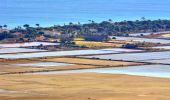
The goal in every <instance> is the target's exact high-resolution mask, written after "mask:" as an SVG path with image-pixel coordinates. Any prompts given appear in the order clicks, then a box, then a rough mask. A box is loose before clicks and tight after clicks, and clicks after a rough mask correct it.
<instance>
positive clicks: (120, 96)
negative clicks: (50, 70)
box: [0, 73, 170, 100]
mask: <svg viewBox="0 0 170 100" xmlns="http://www.w3.org/2000/svg"><path fill="white" fill-rule="evenodd" d="M0 99H1V100H170V79H160V78H148V77H137V76H128V75H111V74H97V73H84V74H63V75H1V76H0Z"/></svg>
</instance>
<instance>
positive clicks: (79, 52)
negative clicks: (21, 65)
mask: <svg viewBox="0 0 170 100" xmlns="http://www.w3.org/2000/svg"><path fill="white" fill-rule="evenodd" d="M135 51H140V50H133V49H121V48H111V49H99V50H73V51H53V52H38V53H25V54H4V55H0V58H6V59H19V58H38V57H54V56H75V55H91V54H94V55H95V54H107V53H121V52H135Z"/></svg>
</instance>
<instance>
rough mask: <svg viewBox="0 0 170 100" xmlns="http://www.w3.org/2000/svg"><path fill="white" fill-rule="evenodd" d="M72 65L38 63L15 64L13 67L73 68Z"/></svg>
mask: <svg viewBox="0 0 170 100" xmlns="http://www.w3.org/2000/svg"><path fill="white" fill-rule="evenodd" d="M73 65H74V64H66V63H56V62H39V63H29V64H16V65H15V66H20V67H28V66H30V67H54V66H55V67H56V66H73Z"/></svg>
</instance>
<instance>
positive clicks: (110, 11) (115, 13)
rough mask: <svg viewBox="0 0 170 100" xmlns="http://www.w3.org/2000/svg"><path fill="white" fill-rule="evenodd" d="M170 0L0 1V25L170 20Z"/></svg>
mask: <svg viewBox="0 0 170 100" xmlns="http://www.w3.org/2000/svg"><path fill="white" fill-rule="evenodd" d="M169 7H170V0H0V25H4V24H6V25H8V27H9V28H14V27H16V26H23V25H24V24H30V25H32V26H35V24H40V25H41V26H53V25H64V24H68V23H69V22H73V23H78V22H80V23H89V22H90V21H89V20H93V21H95V22H101V21H106V20H108V19H112V20H113V21H124V20H140V19H141V18H142V17H145V18H146V19H151V20H155V19H170V9H169Z"/></svg>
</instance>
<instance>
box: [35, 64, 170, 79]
mask: <svg viewBox="0 0 170 100" xmlns="http://www.w3.org/2000/svg"><path fill="white" fill-rule="evenodd" d="M91 72H93V73H107V74H127V75H136V76H149V77H162V78H170V66H169V65H143V66H131V67H117V68H100V69H85V70H69V71H57V72H37V73H33V74H69V73H91Z"/></svg>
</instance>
